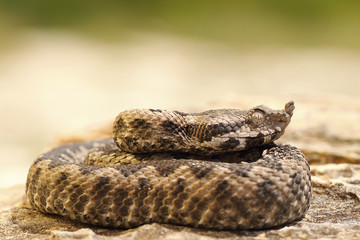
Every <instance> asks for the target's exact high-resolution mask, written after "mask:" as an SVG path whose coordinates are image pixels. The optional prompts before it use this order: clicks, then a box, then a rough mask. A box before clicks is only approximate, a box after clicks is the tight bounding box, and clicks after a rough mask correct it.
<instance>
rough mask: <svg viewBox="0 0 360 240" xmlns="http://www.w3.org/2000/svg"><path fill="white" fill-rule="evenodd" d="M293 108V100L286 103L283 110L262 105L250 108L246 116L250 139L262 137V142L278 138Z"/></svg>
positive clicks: (254, 139) (288, 121) (287, 123)
mask: <svg viewBox="0 0 360 240" xmlns="http://www.w3.org/2000/svg"><path fill="white" fill-rule="evenodd" d="M294 109H295V105H294V101H290V102H288V103H286V104H285V108H284V109H283V110H273V109H271V108H269V107H267V106H264V105H260V106H257V107H254V108H252V109H250V110H249V111H248V113H247V116H246V119H247V120H246V124H247V126H248V129H249V137H250V139H253V142H256V139H262V140H263V143H262V144H266V143H270V142H272V141H274V140H276V139H278V138H279V137H280V136H281V135H283V134H284V132H285V128H286V127H287V126H288V125H289V123H290V120H291V117H292V115H293V111H294ZM248 145H249V144H248ZM247 147H249V146H247Z"/></svg>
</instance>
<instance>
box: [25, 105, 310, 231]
mask: <svg viewBox="0 0 360 240" xmlns="http://www.w3.org/2000/svg"><path fill="white" fill-rule="evenodd" d="M294 108H295V106H294V102H293V101H291V102H289V103H287V104H286V105H285V109H284V110H272V109H270V108H268V107H266V106H263V105H261V106H257V107H254V108H252V109H250V110H235V109H221V110H210V111H206V112H202V113H194V114H186V113H182V112H178V111H165V110H155V109H136V110H128V111H124V112H122V113H120V114H119V115H118V116H117V118H116V120H115V121H114V125H113V139H102V140H93V141H86V142H78V143H73V144H68V145H63V146H60V147H57V148H54V149H52V150H50V151H48V152H46V153H44V154H42V155H40V156H39V157H38V158H37V159H36V160H35V161H34V163H33V164H32V166H31V167H30V170H29V173H28V178H27V183H26V196H27V199H28V200H29V202H30V204H31V205H32V206H33V207H34V208H36V209H37V210H39V211H41V212H44V213H53V214H58V215H62V216H65V217H67V218H70V219H73V220H77V221H80V222H83V223H89V224H93V225H99V226H106V227H118V228H133V227H137V226H139V225H142V224H146V223H153V222H156V223H167V224H175V225H185V226H192V227H198V228H208V229H230V230H231V229H232V230H238V229H266V228H271V227H275V226H281V225H284V224H287V223H290V222H292V221H294V220H298V219H301V218H302V217H303V216H304V215H305V212H306V211H307V209H308V208H309V205H310V198H311V176H310V168H309V165H308V162H307V160H306V158H305V156H304V155H303V153H302V152H301V151H300V150H299V149H297V148H296V147H293V146H290V145H276V144H275V143H274V140H276V139H278V138H279V137H280V136H281V135H282V134H283V133H284V131H285V128H286V127H287V125H288V124H289V122H290V119H291V117H292V115H293V110H294Z"/></svg>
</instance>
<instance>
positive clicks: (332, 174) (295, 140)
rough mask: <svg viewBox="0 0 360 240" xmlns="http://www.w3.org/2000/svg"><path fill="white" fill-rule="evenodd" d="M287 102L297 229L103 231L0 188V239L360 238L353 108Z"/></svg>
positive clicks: (357, 108) (96, 133)
mask: <svg viewBox="0 0 360 240" xmlns="http://www.w3.org/2000/svg"><path fill="white" fill-rule="evenodd" d="M285 97H286V96H285ZM285 97H284V98H281V99H279V98H274V99H270V100H269V99H261V98H253V99H252V98H251V97H249V98H246V100H242V101H234V100H231V101H227V100H226V99H225V100H221V101H220V100H219V101H216V104H212V105H211V107H221V106H230V107H231V106H232V107H239V108H241V107H250V106H253V105H254V102H260V103H261V102H266V103H267V105H269V106H272V107H274V108H275V107H283V105H284V103H285V102H283V99H285ZM289 100H290V99H289ZM294 100H295V104H296V110H295V115H294V117H293V120H292V123H291V124H290V126H289V129H288V131H287V132H286V134H285V135H284V137H283V138H282V139H281V141H282V142H284V143H290V144H293V145H296V146H297V147H299V148H301V149H303V151H304V152H305V154H306V156H307V157H308V159H309V162H310V164H311V174H312V181H313V197H312V201H311V207H310V209H309V211H308V212H307V214H306V216H305V218H304V219H303V220H301V221H299V222H295V223H293V224H290V225H288V226H284V227H280V228H278V229H270V230H262V231H211V230H203V229H192V228H188V227H180V226H171V225H162V224H148V225H144V226H141V227H138V228H135V229H129V230H121V229H106V228H99V227H93V226H89V225H84V224H80V223H75V222H72V221H70V220H67V219H64V218H62V217H60V216H55V215H48V214H42V213H39V212H37V211H36V210H34V209H32V208H31V207H30V206H28V205H27V203H26V202H25V203H24V186H23V185H21V186H14V187H11V188H6V189H0V239H25V238H26V239H117V238H118V237H121V239H149V240H150V239H219V238H222V239H279V238H287V239H294V238H295V239H314V238H317V239H319V238H322V239H360V165H358V164H359V163H360V151H359V150H358V149H360V125H359V122H360V102H359V101H358V100H354V99H350V98H346V97H342V98H341V97H334V96H311V97H309V96H304V97H303V98H301V97H299V98H298V99H294ZM110 126H111V123H109V125H108V126H106V127H104V128H102V129H100V130H98V129H96V130H90V131H87V132H86V133H83V132H79V133H78V134H74V135H72V136H71V137H64V138H62V139H61V141H59V142H58V143H57V144H60V143H64V142H71V141H78V140H83V139H92V138H97V137H104V136H107V135H109V134H110V133H111V130H109V129H110Z"/></svg>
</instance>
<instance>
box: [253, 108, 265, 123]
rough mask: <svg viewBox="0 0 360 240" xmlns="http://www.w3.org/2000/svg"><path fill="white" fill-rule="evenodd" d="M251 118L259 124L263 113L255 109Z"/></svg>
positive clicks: (262, 119) (262, 118)
mask: <svg viewBox="0 0 360 240" xmlns="http://www.w3.org/2000/svg"><path fill="white" fill-rule="evenodd" d="M251 120H252V121H253V123H255V124H260V123H262V122H264V113H263V112H261V111H255V112H254V113H253V114H252V116H251Z"/></svg>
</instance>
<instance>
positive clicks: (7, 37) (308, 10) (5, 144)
mask: <svg viewBox="0 0 360 240" xmlns="http://www.w3.org/2000/svg"><path fill="white" fill-rule="evenodd" d="M10 2H11V1H10ZM10 2H0V36H1V37H0V97H1V101H0V113H1V118H0V133H1V138H0V156H1V158H0V164H1V166H2V167H1V168H0V187H5V186H10V185H14V184H24V183H25V181H26V174H27V171H28V168H29V166H30V164H31V162H32V161H33V160H34V159H35V158H36V156H37V155H38V154H40V153H41V152H42V151H43V150H44V149H46V147H47V146H49V145H50V144H51V143H53V142H54V140H55V139H56V138H57V137H59V136H61V135H63V134H70V133H71V132H74V131H77V130H79V129H85V128H87V127H94V126H99V125H101V124H104V123H108V122H109V121H111V120H112V119H113V118H114V117H115V116H116V114H117V113H118V112H120V111H122V110H124V109H127V108H143V107H148V108H166V109H178V110H183V111H198V110H204V109H206V108H208V107H209V106H211V105H213V104H214V103H217V102H218V101H221V100H224V99H225V100H229V101H232V100H234V101H241V100H242V99H248V98H251V97H254V96H262V99H266V98H267V97H269V98H271V97H274V96H278V97H279V99H283V102H284V103H285V102H286V101H288V100H290V99H289V98H291V99H293V100H295V102H296V99H297V98H298V97H300V96H301V97H304V96H308V97H309V98H311V96H318V95H329V94H331V95H333V96H334V97H347V98H352V99H357V100H358V99H359V91H360V67H359V66H360V51H359V49H360V48H359V47H360V41H359V40H360V39H359V37H360V33H359V31H358V26H359V20H360V11H359V9H360V4H359V3H357V2H354V3H352V4H350V3H348V5H343V4H342V3H335V2H329V1H327V2H325V1H324V2H322V3H323V5H321V6H319V5H318V4H317V3H313V2H312V1H305V2H303V3H301V4H300V5H294V3H293V4H290V3H288V2H287V1H276V2H274V3H273V5H271V6H270V5H269V3H266V2H265V1H264V2H258V3H247V4H244V3H242V4H241V3H237V2H230V3H228V4H226V5H224V4H221V3H218V2H213V1H209V2H208V3H207V4H204V3H197V2H196V1H195V2H193V3H192V4H191V5H187V4H186V3H181V2H177V1H174V2H172V3H168V2H165V1H154V3H153V4H148V3H145V2H140V1H135V2H133V3H127V4H121V3H115V2H114V3H111V4H110V5H108V6H105V5H99V4H98V3H95V2H92V1H89V2H86V3H76V4H75V3H72V2H71V1H63V2H62V3H48V2H46V1H38V2H37V3H36V4H35V6H34V5H30V4H29V3H18V2H17V1H14V2H12V3H10ZM155 3H156V4H155ZM56 4H57V5H56ZM263 103H265V104H266V102H254V105H258V104H263ZM282 106H283V105H280V106H271V107H274V108H278V107H282ZM222 107H228V106H226V104H225V105H224V106H222ZM320 114H321V113H320ZM339 114H341V113H339Z"/></svg>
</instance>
